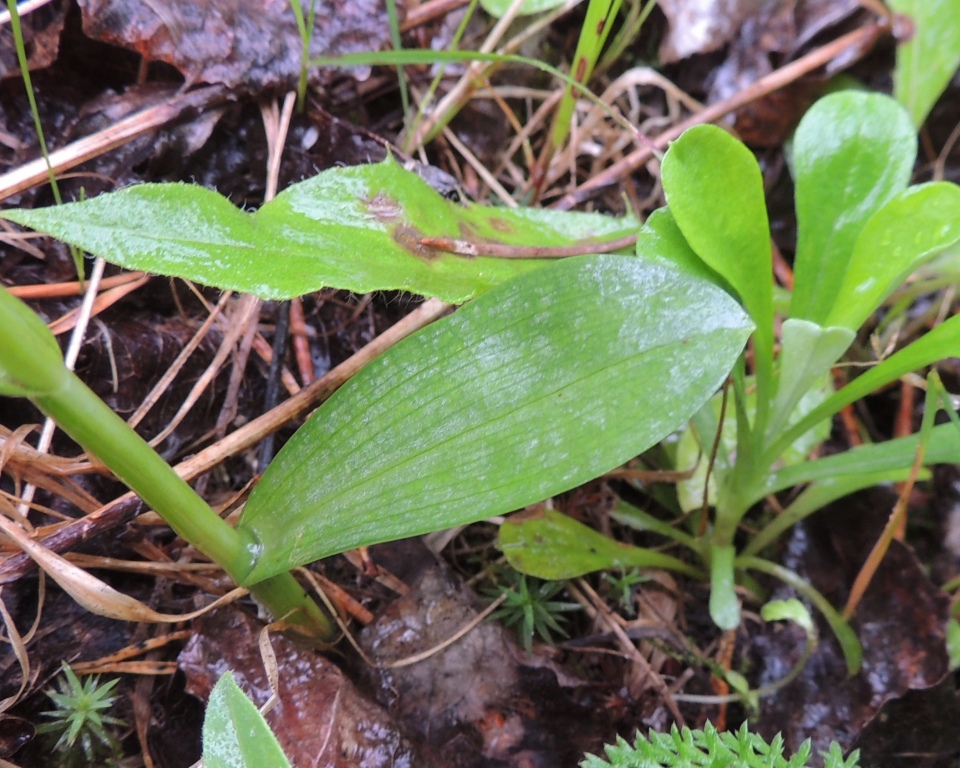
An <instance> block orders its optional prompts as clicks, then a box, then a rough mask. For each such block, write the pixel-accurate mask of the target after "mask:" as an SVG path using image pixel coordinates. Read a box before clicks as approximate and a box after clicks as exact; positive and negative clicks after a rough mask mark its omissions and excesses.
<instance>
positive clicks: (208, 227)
mask: <svg viewBox="0 0 960 768" xmlns="http://www.w3.org/2000/svg"><path fill="white" fill-rule="evenodd" d="M2 216H3V217H4V218H8V219H10V220H11V221H15V222H17V223H19V224H23V225H26V226H29V227H33V228H34V229H36V230H38V231H41V232H45V233H47V234H50V235H53V236H54V237H57V238H60V239H61V240H64V241H66V242H68V243H71V244H73V245H78V246H80V247H81V248H84V249H85V250H87V251H89V252H90V253H93V254H95V255H97V256H102V257H103V258H105V259H106V260H107V261H110V262H112V263H114V264H119V265H120V266H123V267H127V268H130V269H143V270H146V271H148V272H156V273H159V274H164V275H176V276H178V277H185V278H188V279H190V280H195V281H197V282H199V283H203V284H204V285H212V286H216V287H218V288H229V289H233V290H238V291H245V292H247V293H252V294H256V295H257V296H262V297H264V298H271V299H282V298H290V297H293V296H299V295H301V294H304V293H309V292H311V291H316V290H319V289H320V288H327V287H330V288H345V289H348V290H352V291H357V292H359V293H366V292H368V291H378V290H406V291H412V292H413V293H418V294H422V295H425V296H436V297H439V298H441V299H443V300H444V301H449V302H454V303H459V302H462V301H466V300H468V299H470V298H473V297H475V296H477V295H479V294H481V293H483V292H484V291H486V290H488V289H489V288H491V287H492V286H494V285H497V284H499V283H501V282H503V281H504V280H506V279H508V278H510V277H512V276H514V275H517V274H521V273H523V272H529V271H531V270H534V269H537V268H539V267H542V266H543V265H544V264H545V263H548V262H545V261H544V260H540V259H506V258H489V257H476V258H469V257H465V256H460V255H455V254H451V253H443V252H441V251H437V250H434V249H431V248H424V247H423V246H420V245H419V241H420V238H421V237H443V238H459V239H467V240H469V241H473V242H482V243H489V242H495V243H505V244H509V245H525V246H557V245H572V244H575V243H580V242H583V241H587V242H589V241H590V240H591V239H597V240H609V239H615V238H616V237H618V236H622V235H625V234H629V232H630V231H631V230H633V229H634V225H633V223H632V222H630V221H623V220H617V219H613V218H611V217H609V216H600V215H597V214H571V213H564V212H560V211H544V210H534V209H516V210H508V209H502V208H491V207H487V206H481V205H469V206H462V205H458V204H456V203H453V202H451V201H450V200H447V199H445V198H444V197H442V196H441V195H439V194H438V193H437V192H436V191H434V190H433V189H432V188H431V187H430V186H429V185H428V184H427V183H426V182H424V181H423V180H422V179H421V178H420V177H419V176H417V175H416V174H414V173H409V172H407V171H405V170H403V168H401V167H400V165H398V164H397V163H396V162H395V161H393V160H391V159H389V158H388V159H387V160H385V161H384V162H382V163H380V164H378V165H364V166H351V167H346V168H332V169H330V170H328V171H324V172H323V173H321V174H318V175H317V176H314V177H313V178H311V179H307V180H306V181H302V182H300V183H299V184H295V185H293V186H292V187H289V188H288V189H286V190H284V191H283V192H281V193H280V194H279V195H277V197H276V198H275V199H274V200H273V201H271V202H269V203H267V204H265V205H264V206H263V207H262V208H261V209H260V210H259V211H257V212H256V213H246V212H245V211H241V210H239V209H237V208H235V207H234V206H233V205H232V204H231V203H230V202H229V201H228V200H227V199H226V198H224V197H222V196H220V195H219V194H217V193H216V192H212V191H210V190H208V189H204V188H202V187H197V186H193V185H189V184H141V185H139V186H135V187H129V188H127V189H123V190H120V191H119V192H114V193H111V194H107V195H100V196H99V197H96V198H93V199H92V200H87V201H85V202H82V203H71V204H69V205H61V206H56V207H51V208H38V209H34V210H13V211H4V212H3V213H2Z"/></svg>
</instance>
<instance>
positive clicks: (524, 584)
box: [490, 569, 580, 653]
mask: <svg viewBox="0 0 960 768" xmlns="http://www.w3.org/2000/svg"><path fill="white" fill-rule="evenodd" d="M506 577H507V579H508V580H509V582H508V583H507V584H502V585H498V586H497V587H496V588H495V589H493V590H492V591H491V592H490V596H491V597H500V596H503V597H504V598H505V599H504V601H503V605H501V606H500V607H499V608H498V609H497V610H496V611H495V612H494V613H493V616H492V618H494V619H499V620H500V621H502V622H503V624H504V626H507V627H513V626H516V627H517V631H518V632H519V633H520V641H521V642H522V643H523V647H524V648H525V649H526V651H527V653H530V652H531V650H532V647H533V638H534V637H535V636H536V637H539V638H540V639H541V640H543V641H544V642H545V643H548V644H550V645H552V644H553V636H554V635H555V634H556V635H561V636H562V637H566V636H567V632H566V630H565V629H564V628H563V626H561V622H562V621H563V614H564V613H567V612H569V611H578V610H580V604H579V603H570V602H564V601H562V600H555V599H554V598H555V597H557V595H559V594H560V593H561V592H562V591H563V589H564V587H565V584H564V582H562V581H541V580H540V579H534V578H530V577H528V576H524V575H522V574H519V573H517V572H516V571H514V570H513V569H509V570H508V571H507V572H506Z"/></svg>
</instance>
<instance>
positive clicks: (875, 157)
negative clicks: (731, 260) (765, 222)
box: [790, 91, 917, 325]
mask: <svg viewBox="0 0 960 768" xmlns="http://www.w3.org/2000/svg"><path fill="white" fill-rule="evenodd" d="M916 156H917V136H916V132H915V130H914V128H913V124H912V123H911V122H910V117H909V115H907V113H906V111H905V110H904V109H903V107H901V106H900V105H899V104H897V102H895V101H894V100H893V99H891V98H890V97H888V96H883V95H881V94H876V93H862V92H859V91H841V92H839V93H834V94H831V95H830V96H826V97H824V98H822V99H820V100H819V101H818V102H817V103H816V104H814V105H813V106H812V107H811V108H810V110H809V111H808V112H807V114H806V115H804V118H803V120H801V121H800V125H799V127H798V128H797V131H796V135H795V137H794V147H793V170H794V177H795V180H796V204H797V227H798V240H797V254H796V258H795V260H794V291H793V302H792V305H791V308H790V315H791V317H796V318H800V319H802V320H810V321H811V322H814V323H817V324H819V325H829V324H830V323H827V317H828V315H829V314H830V311H831V310H832V309H833V307H834V305H835V304H836V303H837V298H838V296H839V295H840V286H841V284H842V283H843V280H844V275H845V274H846V271H847V264H848V263H849V261H850V258H851V255H852V254H853V247H854V244H855V243H856V241H857V237H859V235H860V231H861V230H862V229H863V227H864V225H865V224H866V223H867V221H868V220H869V219H870V217H871V216H873V214H874V213H875V212H876V211H878V210H879V209H880V208H881V207H882V206H883V205H884V204H885V203H886V202H887V201H889V200H891V199H892V198H893V197H894V196H895V195H897V194H899V193H900V192H902V191H903V190H904V189H905V188H906V186H907V183H908V182H909V181H910V173H911V172H912V170H913V162H914V160H915V158H916Z"/></svg>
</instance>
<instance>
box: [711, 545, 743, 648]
mask: <svg viewBox="0 0 960 768" xmlns="http://www.w3.org/2000/svg"><path fill="white" fill-rule="evenodd" d="M736 557H737V550H736V548H735V547H732V546H726V545H712V546H711V547H710V618H711V619H713V623H714V624H716V625H717V626H718V627H720V629H736V628H737V627H739V626H740V600H739V598H738V597H737V591H736V589H735V581H734V575H733V563H734V560H736Z"/></svg>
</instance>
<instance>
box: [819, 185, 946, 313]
mask: <svg viewBox="0 0 960 768" xmlns="http://www.w3.org/2000/svg"><path fill="white" fill-rule="evenodd" d="M957 241H960V187H958V186H957V185H956V184H950V183H949V182H945V181H940V182H933V183H930V184H921V185H919V186H915V187H910V188H909V189H907V190H905V191H903V192H901V193H900V194H899V195H897V197H895V198H894V199H893V200H891V201H890V202H889V203H887V204H886V205H885V206H884V207H883V208H881V209H880V210H879V211H877V212H876V214H875V215H874V216H873V218H871V219H870V221H868V222H867V224H866V226H865V227H864V228H863V230H862V231H861V232H860V236H859V237H858V238H857V243H856V245H855V246H854V249H853V255H852V256H851V258H850V264H849V265H848V267H847V272H846V275H845V276H844V279H843V284H842V285H841V287H840V292H839V298H840V300H839V301H838V302H837V303H836V304H835V305H834V307H833V309H832V310H831V312H830V315H829V319H828V322H829V324H830V325H840V326H846V327H847V328H849V329H851V330H856V329H857V328H859V327H860V325H861V324H862V323H864V322H865V321H866V319H867V318H868V317H870V315H871V314H873V312H874V310H876V309H877V307H879V306H880V304H881V302H882V301H883V300H884V299H885V298H887V296H888V295H889V294H890V293H891V292H892V291H893V290H894V289H895V288H898V287H899V286H900V285H902V284H903V282H904V281H905V280H906V279H907V278H908V277H909V276H910V274H911V273H912V272H914V271H915V270H916V269H917V268H918V267H919V266H921V265H922V264H923V263H924V262H925V261H927V260H929V259H930V258H932V257H933V256H936V255H937V254H938V253H940V252H942V251H943V250H944V249H945V248H948V247H949V246H951V245H953V244H954V243H956V242H957Z"/></svg>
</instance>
